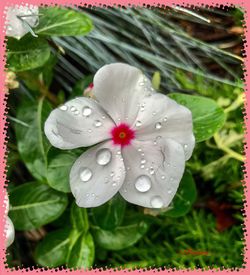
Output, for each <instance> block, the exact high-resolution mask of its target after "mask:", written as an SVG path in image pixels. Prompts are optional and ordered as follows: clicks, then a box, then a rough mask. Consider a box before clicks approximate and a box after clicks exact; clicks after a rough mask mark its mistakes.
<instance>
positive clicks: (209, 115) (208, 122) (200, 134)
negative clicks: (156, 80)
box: [169, 93, 226, 142]
mask: <svg viewBox="0 0 250 275" xmlns="http://www.w3.org/2000/svg"><path fill="white" fill-rule="evenodd" d="M169 97H170V98H172V99H174V100H175V101H177V102H178V103H180V104H182V105H184V106H186V107H187V108H188V109H189V110H190V111H191V112H192V116H193V125H194V134H195V139H196V142H200V141H204V140H206V139H209V138H211V137H212V136H213V135H214V133H215V132H217V131H218V130H219V129H220V128H221V127H222V126H223V124H224V123H225V119H226V118H225V114H224V112H223V109H222V108H220V107H219V106H218V105H217V104H216V102H215V101H214V100H212V99H210V98H205V97H200V96H191V95H185V94H177V93H176V94H169Z"/></svg>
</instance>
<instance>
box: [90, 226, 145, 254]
mask: <svg viewBox="0 0 250 275" xmlns="http://www.w3.org/2000/svg"><path fill="white" fill-rule="evenodd" d="M147 230H148V224H147V223H146V222H144V221H141V222H136V223H133V224H129V225H125V226H119V227H117V228H115V229H114V230H112V231H107V230H103V229H101V228H99V227H97V226H95V227H93V235H94V238H95V241H96V242H97V244H98V245H99V246H100V247H102V248H105V249H107V250H121V249H124V248H127V247H129V246H131V245H134V244H135V243H136V242H138V241H139V240H140V239H141V238H142V237H143V235H144V234H145V233H146V232H147Z"/></svg>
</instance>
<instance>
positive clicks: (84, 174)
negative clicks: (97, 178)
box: [80, 167, 92, 182]
mask: <svg viewBox="0 0 250 275" xmlns="http://www.w3.org/2000/svg"><path fill="white" fill-rule="evenodd" d="M91 178H92V172H91V170H90V169H89V168H87V167H84V168H82V170H81V172H80V179H81V180H82V181H84V182H87V181H89V180H90V179H91Z"/></svg>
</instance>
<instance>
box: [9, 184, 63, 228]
mask: <svg viewBox="0 0 250 275" xmlns="http://www.w3.org/2000/svg"><path fill="white" fill-rule="evenodd" d="M10 203H11V206H12V207H11V210H10V212H9V216H10V217H11V219H12V221H13V223H14V226H15V229H17V230H30V229H34V228H39V227H40V226H42V225H45V224H48V223H50V222H52V221H54V220H55V219H57V218H58V217H59V216H60V215H61V214H62V213H63V212H64V210H65V208H66V207H67V204H68V198H67V196H66V195H65V194H63V193H60V192H58V191H55V190H53V189H51V188H50V187H49V186H47V185H45V184H41V183H38V182H31V183H26V184H22V185H20V186H18V187H16V188H14V189H13V190H12V191H11V193H10Z"/></svg>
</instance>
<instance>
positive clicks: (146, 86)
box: [94, 63, 154, 124]
mask: <svg viewBox="0 0 250 275" xmlns="http://www.w3.org/2000/svg"><path fill="white" fill-rule="evenodd" d="M153 92H154V90H153V89H152V88H151V84H150V81H149V80H147V78H146V77H145V76H144V75H143V73H142V72H141V71H140V70H139V69H137V68H135V67H133V66H130V65H127V64H123V63H114V64H110V65H106V66H104V67H102V68H101V69H99V71H98V72H97V73H96V74H95V77H94V96H95V97H96V98H97V100H98V101H99V102H100V104H101V105H102V106H103V107H104V108H105V109H106V111H107V112H108V114H109V115H110V116H111V117H112V118H113V120H114V121H115V122H116V123H117V124H119V123H120V122H127V123H128V124H132V123H133V122H134V121H135V119H136V117H137V113H138V111H139V109H140V107H141V106H140V102H141V100H142V99H143V98H144V97H145V96H147V95H150V94H152V93H153Z"/></svg>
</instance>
